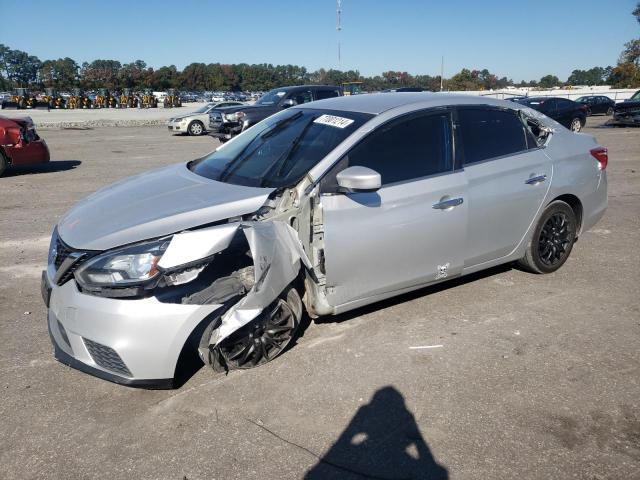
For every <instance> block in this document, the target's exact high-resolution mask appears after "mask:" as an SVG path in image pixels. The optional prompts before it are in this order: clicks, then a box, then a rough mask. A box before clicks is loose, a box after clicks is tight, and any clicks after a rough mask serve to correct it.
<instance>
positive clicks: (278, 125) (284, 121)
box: [260, 110, 302, 138]
mask: <svg viewBox="0 0 640 480" xmlns="http://www.w3.org/2000/svg"><path fill="white" fill-rule="evenodd" d="M301 116H302V110H298V112H296V113H294V114H293V115H291V116H290V117H287V118H283V119H282V120H280V121H279V122H277V123H275V124H274V125H273V127H271V130H269V131H267V132H264V133H263V134H262V135H260V138H269V137H271V136H272V135H275V134H276V133H278V132H279V131H280V130H282V128H283V127H284V126H285V125H286V124H287V123H289V122H293V121H294V120H297V119H298V118H300V117H301Z"/></svg>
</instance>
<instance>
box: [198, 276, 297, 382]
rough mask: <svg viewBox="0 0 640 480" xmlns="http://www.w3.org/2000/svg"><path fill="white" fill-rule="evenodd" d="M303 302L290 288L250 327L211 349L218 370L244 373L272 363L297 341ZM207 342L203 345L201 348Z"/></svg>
mask: <svg viewBox="0 0 640 480" xmlns="http://www.w3.org/2000/svg"><path fill="white" fill-rule="evenodd" d="M302 311H303V307H302V300H301V298H300V294H299V293H298V291H297V290H296V289H295V288H293V287H290V288H289V289H288V290H287V291H286V292H284V293H283V294H282V295H281V296H280V297H278V298H277V299H276V300H275V301H274V302H273V303H272V304H271V305H269V306H268V307H267V308H265V309H264V310H263V311H262V313H260V315H259V316H258V317H257V318H256V319H255V320H252V321H251V322H249V323H248V324H247V325H245V326H243V327H241V328H240V329H239V330H237V331H235V332H233V333H232V334H231V335H230V336H229V337H228V338H226V339H224V340H223V341H222V342H221V343H220V344H219V345H217V346H216V347H210V357H209V358H210V360H211V362H210V363H211V366H212V367H213V369H214V370H216V371H220V372H226V371H229V370H244V369H248V368H254V367H258V366H260V365H264V364H265V363H268V362H270V361H271V360H273V359H274V358H276V357H278V356H279V355H280V354H282V353H283V352H284V351H285V350H286V349H287V347H288V346H289V345H290V344H291V343H292V342H293V341H294V340H295V338H296V337H297V334H298V331H299V329H300V320H301V318H302ZM202 344H203V342H202V341H201V345H202Z"/></svg>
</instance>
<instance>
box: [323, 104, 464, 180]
mask: <svg viewBox="0 0 640 480" xmlns="http://www.w3.org/2000/svg"><path fill="white" fill-rule="evenodd" d="M451 132H452V122H451V114H450V113H449V112H441V113H437V114H433V113H431V114H425V113H421V114H418V115H415V114H414V115H411V116H409V117H405V118H402V119H399V120H396V121H393V122H390V123H388V124H385V125H382V126H380V127H378V128H377V129H376V130H375V131H374V132H373V133H371V134H369V135H368V136H367V137H366V138H364V139H363V140H362V141H361V142H360V143H358V144H357V145H356V146H355V147H353V148H352V149H351V150H350V151H349V152H348V153H347V154H346V155H345V156H344V157H343V158H342V160H340V161H339V162H338V165H337V166H336V167H334V169H333V170H332V172H331V173H330V174H329V175H328V176H327V179H326V181H324V182H323V191H325V192H332V191H335V188H336V187H337V183H336V181H335V175H336V174H337V173H338V172H340V171H342V170H344V169H345V168H347V167H353V166H363V167H368V168H371V169H373V170H375V171H376V172H378V173H379V174H380V177H381V179H382V185H383V186H384V185H389V184H392V183H396V182H402V181H408V180H415V179H417V178H421V177H426V176H429V175H435V174H438V173H446V172H451V171H453V154H452V151H453V149H452V144H453V142H452V133H451Z"/></svg>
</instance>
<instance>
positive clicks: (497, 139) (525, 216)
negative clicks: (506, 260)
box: [456, 107, 552, 268]
mask: <svg viewBox="0 0 640 480" xmlns="http://www.w3.org/2000/svg"><path fill="white" fill-rule="evenodd" d="M456 133H457V134H458V136H457V137H456V145H457V148H459V149H460V150H461V153H462V157H463V162H464V172H465V175H466V180H467V197H468V204H469V220H468V226H467V237H466V247H465V265H464V266H465V268H469V267H473V266H476V265H480V264H482V263H485V262H488V261H491V260H495V259H499V258H501V257H504V256H506V255H508V254H510V253H511V252H512V251H513V250H514V249H515V248H516V246H517V245H518V244H519V243H520V241H521V240H522V238H523V237H524V235H525V234H526V232H527V230H528V229H529V226H530V225H531V224H532V222H533V220H534V218H535V217H536V214H537V212H538V210H539V209H540V208H541V206H542V203H543V201H544V198H545V196H546V193H547V190H548V188H549V185H550V183H551V176H552V165H551V161H550V160H549V158H548V157H547V156H546V155H545V153H544V151H543V149H541V148H539V147H538V146H537V144H536V143H535V141H534V140H533V138H532V136H530V133H529V132H528V130H527V129H526V127H525V126H524V124H523V123H522V121H521V120H520V118H519V117H518V115H517V113H515V112H514V111H513V110H510V109H500V108H493V107H461V108H459V109H458V111H457V120H456Z"/></svg>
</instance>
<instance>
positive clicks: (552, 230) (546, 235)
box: [538, 212, 573, 267]
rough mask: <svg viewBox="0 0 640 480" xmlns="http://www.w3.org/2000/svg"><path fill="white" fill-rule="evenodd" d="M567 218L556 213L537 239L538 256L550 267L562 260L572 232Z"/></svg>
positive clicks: (562, 214)
mask: <svg viewBox="0 0 640 480" xmlns="http://www.w3.org/2000/svg"><path fill="white" fill-rule="evenodd" d="M570 228H571V226H570V223H569V220H568V219H567V216H566V215H565V214H564V213H563V212H556V213H554V214H553V215H551V217H549V219H548V220H547V221H546V222H545V224H544V225H543V227H542V230H541V232H540V236H539V237H538V256H539V257H540V260H541V261H542V263H544V264H545V265H548V266H550V267H552V266H554V265H556V264H557V263H558V262H561V261H562V260H563V259H564V256H565V254H566V253H567V249H568V248H569V243H570V242H571V239H572V235H573V232H572V231H571V230H570Z"/></svg>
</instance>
